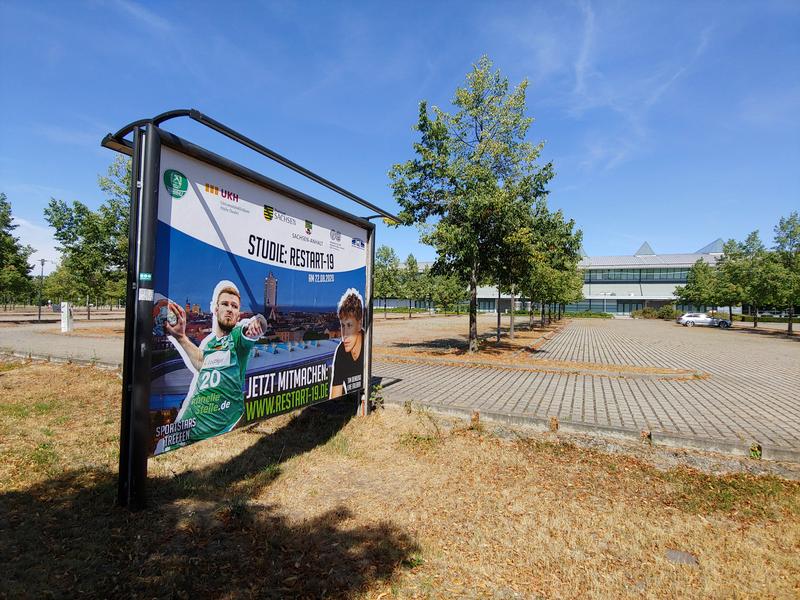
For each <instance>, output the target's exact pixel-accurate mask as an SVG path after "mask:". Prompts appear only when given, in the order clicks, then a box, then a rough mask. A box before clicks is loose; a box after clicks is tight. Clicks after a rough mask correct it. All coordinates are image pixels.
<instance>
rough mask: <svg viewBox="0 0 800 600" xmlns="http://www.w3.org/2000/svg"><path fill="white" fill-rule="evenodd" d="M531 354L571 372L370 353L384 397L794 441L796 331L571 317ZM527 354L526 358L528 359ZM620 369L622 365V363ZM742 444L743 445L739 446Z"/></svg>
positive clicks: (798, 427) (799, 409) (692, 433)
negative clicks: (616, 370)
mask: <svg viewBox="0 0 800 600" xmlns="http://www.w3.org/2000/svg"><path fill="white" fill-rule="evenodd" d="M535 356H536V359H534V360H533V361H528V362H527V363H526V365H525V366H528V367H529V366H534V367H535V363H536V361H537V360H544V361H548V362H550V364H552V362H551V361H567V362H575V363H576V369H575V371H576V372H575V373H570V372H566V373H565V372H560V373H559V372H546V371H544V370H543V371H538V372H537V371H531V370H522V369H513V368H512V369H509V368H492V367H487V366H485V365H484V366H482V368H474V367H467V366H452V365H442V364H431V363H427V364H426V363H422V362H420V363H415V362H400V361H397V362H395V361H391V360H387V359H383V360H376V363H375V367H374V369H373V373H374V374H375V375H377V376H379V377H382V378H383V379H384V382H383V383H384V386H385V390H384V396H385V397H386V398H387V400H389V401H391V402H398V403H402V402H404V401H406V400H411V401H420V402H423V403H426V402H427V403H431V404H436V405H440V406H448V407H454V408H460V409H477V410H481V411H487V412H495V413H503V414H507V415H512V416H520V417H525V416H528V417H538V418H545V419H546V418H549V417H553V416H554V417H558V419H559V420H560V421H561V422H569V423H576V424H580V425H589V426H592V425H594V426H602V427H613V428H621V429H626V430H632V431H636V432H638V431H641V430H645V429H646V430H650V431H652V432H653V433H654V434H655V433H663V434H669V435H677V436H682V437H686V438H696V439H697V440H710V441H719V442H729V443H733V444H736V445H738V446H742V445H743V444H745V445H749V444H750V443H751V442H753V441H758V442H759V443H761V444H763V445H764V446H770V447H773V448H777V449H785V450H792V451H800V386H799V385H798V384H800V338H795V339H787V338H785V337H783V336H778V335H759V334H753V333H749V332H746V331H721V330H717V329H710V328H701V327H694V328H684V327H680V326H678V325H676V324H674V323H670V322H663V321H639V320H600V319H596V320H589V319H586V320H576V321H573V322H572V323H571V324H569V325H568V326H567V327H566V328H565V329H564V331H563V332H562V333H560V334H559V335H557V336H555V337H554V338H553V339H552V340H551V341H549V342H547V343H546V344H545V345H544V346H542V347H541V349H540V351H539V352H537V354H536V355H535ZM531 363H533V364H532V365H531ZM577 363H599V364H603V365H615V366H617V367H619V366H622V367H624V366H625V365H632V366H636V367H661V368H663V367H669V368H674V369H690V370H692V371H699V372H701V373H702V374H703V376H704V377H706V376H707V378H705V379H693V378H687V379H679V378H670V379H661V378H659V377H658V376H656V375H648V374H646V373H641V369H639V372H634V371H630V372H629V373H627V374H625V375H624V376H623V377H609V376H602V375H600V374H597V373H594V374H593V373H586V372H581V368H580V365H579V364H577ZM623 372H624V369H623ZM745 447H746V446H745Z"/></svg>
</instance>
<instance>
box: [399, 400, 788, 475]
mask: <svg viewBox="0 0 800 600" xmlns="http://www.w3.org/2000/svg"><path fill="white" fill-rule="evenodd" d="M386 403H387V404H391V405H392V406H402V403H399V402H392V401H391V400H388V399H387V400H386ZM414 404H416V405H418V406H422V407H425V408H428V409H430V410H432V411H434V412H437V413H439V414H444V415H452V416H455V417H460V418H464V419H467V420H469V419H470V417H471V416H472V413H473V412H474V409H471V408H461V407H458V406H445V405H441V404H433V403H430V402H416V401H415V402H414ZM479 412H480V415H481V418H482V419H486V420H487V421H492V422H495V423H503V424H505V425H524V426H528V427H530V426H533V427H534V428H536V429H541V430H542V431H549V430H550V419H549V417H548V418H544V417H536V416H533V415H510V414H505V413H498V412H491V411H483V410H481V411H479ZM558 430H559V431H562V432H566V433H582V434H594V435H598V434H599V435H601V436H603V437H610V438H617V439H624V440H629V441H640V440H641V431H638V430H635V429H625V428H622V427H610V426H607V425H589V424H585V423H576V422H572V421H561V420H559V428H558ZM651 437H652V442H653V445H658V446H667V447H669V448H692V449H694V450H703V451H706V452H717V453H720V454H730V455H734V456H745V457H747V456H750V445H749V444H748V443H747V442H741V443H735V442H730V441H727V440H714V439H709V438H701V437H689V436H683V435H679V434H672V433H664V432H658V431H651ZM752 441H756V440H752ZM761 453H762V454H761V458H762V460H775V461H785V462H793V463H800V449H798V450H794V449H791V448H779V447H775V446H762V448H761Z"/></svg>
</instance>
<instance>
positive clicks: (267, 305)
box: [264, 271, 278, 321]
mask: <svg viewBox="0 0 800 600" xmlns="http://www.w3.org/2000/svg"><path fill="white" fill-rule="evenodd" d="M277 307H278V278H277V277H275V275H273V274H272V271H270V273H269V275H268V276H267V277H266V278H265V279H264V312H265V313H266V314H267V320H270V321H277V320H278V315H277V313H276V309H277Z"/></svg>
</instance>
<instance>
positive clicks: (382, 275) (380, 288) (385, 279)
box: [373, 246, 401, 316]
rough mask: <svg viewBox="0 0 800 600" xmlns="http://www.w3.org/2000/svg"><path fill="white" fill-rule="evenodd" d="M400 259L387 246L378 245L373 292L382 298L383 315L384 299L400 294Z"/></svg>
mask: <svg viewBox="0 0 800 600" xmlns="http://www.w3.org/2000/svg"><path fill="white" fill-rule="evenodd" d="M400 283H401V282H400V261H399V259H398V258H397V254H395V251H394V250H393V249H392V248H390V247H389V246H380V247H379V248H378V249H377V251H376V252H375V270H374V276H373V285H374V294H375V296H376V297H378V298H383V306H384V316H385V310H386V299H387V298H397V297H398V296H400Z"/></svg>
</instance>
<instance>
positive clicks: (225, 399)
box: [181, 325, 255, 442]
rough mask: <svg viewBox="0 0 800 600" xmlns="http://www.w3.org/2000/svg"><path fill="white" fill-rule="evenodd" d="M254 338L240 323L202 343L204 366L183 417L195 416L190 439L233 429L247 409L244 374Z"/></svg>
mask: <svg viewBox="0 0 800 600" xmlns="http://www.w3.org/2000/svg"><path fill="white" fill-rule="evenodd" d="M254 344H255V340H250V339H247V338H246V337H245V336H244V334H243V332H242V326H241V325H237V326H236V327H234V328H233V330H232V331H231V332H230V333H229V334H228V335H226V336H223V337H221V338H218V337H216V336H214V337H212V338H211V339H210V340H209V341H208V343H207V344H206V345H205V346H204V347H203V349H202V350H203V366H202V368H201V369H200V372H199V373H198V374H197V378H196V379H195V382H194V388H193V389H192V397H191V399H190V400H189V406H188V408H187V409H186V411H185V413H184V414H183V415H182V417H181V419H183V420H186V419H195V426H194V427H193V428H192V430H191V432H190V433H189V442H196V441H198V440H204V439H207V438H210V437H213V436H215V435H218V434H220V433H225V432H226V431H230V430H231V429H232V428H233V426H234V425H236V423H237V422H238V421H239V419H240V418H241V416H242V413H243V412H244V393H243V392H242V387H243V384H244V375H245V371H246V370H247V361H248V359H249V357H250V350H251V349H252V348H253V345H254Z"/></svg>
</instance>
